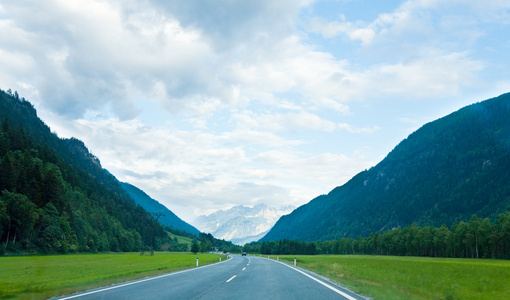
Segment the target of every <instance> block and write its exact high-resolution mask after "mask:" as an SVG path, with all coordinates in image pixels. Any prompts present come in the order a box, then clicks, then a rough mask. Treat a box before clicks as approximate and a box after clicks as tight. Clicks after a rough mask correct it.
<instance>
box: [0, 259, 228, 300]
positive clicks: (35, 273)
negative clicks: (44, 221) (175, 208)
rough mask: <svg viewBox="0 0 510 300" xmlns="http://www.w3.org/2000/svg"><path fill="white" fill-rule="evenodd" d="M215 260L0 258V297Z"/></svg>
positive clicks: (64, 289)
mask: <svg viewBox="0 0 510 300" xmlns="http://www.w3.org/2000/svg"><path fill="white" fill-rule="evenodd" d="M197 257H198V258H199V264H200V265H201V266H203V265H207V264H211V263H215V262H218V261H219V257H218V255H214V254H197V255H193V254H192V253H169V252H156V253H155V255H154V256H140V255H139V253H138V252H137V253H120V254H75V255H52V256H16V257H0V299H44V298H49V297H54V296H59V295H65V294H71V293H74V292H78V291H83V290H87V289H91V288H96V287H101V286H106V285H110V284H113V283H118V282H124V281H129V280H134V279H139V278H144V277H147V276H154V275H159V274H164V273H168V272H173V271H178V270H184V269H190V268H194V267H195V266H196V259H197Z"/></svg>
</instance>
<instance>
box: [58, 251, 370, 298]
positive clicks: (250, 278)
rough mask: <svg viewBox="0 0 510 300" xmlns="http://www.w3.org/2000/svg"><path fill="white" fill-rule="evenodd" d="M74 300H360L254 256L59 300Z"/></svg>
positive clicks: (304, 273)
mask: <svg viewBox="0 0 510 300" xmlns="http://www.w3.org/2000/svg"><path fill="white" fill-rule="evenodd" d="M59 299H61V300H64V299H65V300H67V299H77V300H89V299H215V300H216V299H321V300H322V299H350V300H354V299H363V298H362V297H360V296H357V295H355V294H352V293H350V292H347V291H345V290H343V289H342V288H341V287H339V286H337V285H335V284H333V283H331V282H329V281H327V280H325V279H323V278H322V279H321V278H319V277H317V275H315V274H313V273H310V272H307V271H304V270H301V269H299V268H294V267H293V266H289V265H287V264H284V263H281V262H277V261H274V260H269V259H266V258H261V257H254V256H233V257H232V258H231V259H229V260H226V261H224V262H221V263H217V264H213V265H208V266H204V267H198V268H194V269H190V270H185V271H180V272H174V273H168V274H165V275H161V276H156V277H150V278H146V279H142V280H137V281H132V282H127V283H123V284H118V285H114V286H110V287H106V288H100V289H96V290H91V291H87V292H84V293H80V294H75V295H69V296H64V297H61V298H59Z"/></svg>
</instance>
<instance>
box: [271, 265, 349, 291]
mask: <svg viewBox="0 0 510 300" xmlns="http://www.w3.org/2000/svg"><path fill="white" fill-rule="evenodd" d="M273 261H274V260H273ZM274 262H277V263H279V264H282V265H284V266H286V267H289V268H291V269H293V270H294V271H297V272H299V273H301V274H303V275H305V276H306V277H308V278H310V279H313V280H315V281H317V282H318V283H320V284H322V285H323V286H325V287H327V288H328V289H330V290H332V291H334V292H335V293H337V294H339V295H342V296H344V297H345V298H347V299H349V300H357V299H356V298H354V297H352V296H350V295H349V294H346V293H344V292H342V291H341V290H339V289H337V288H335V287H332V286H331V285H329V284H327V283H325V282H323V281H320V280H319V279H317V278H315V277H313V276H310V275H308V274H306V273H305V272H303V271H301V270H299V269H296V268H294V267H292V266H289V265H287V264H285V263H282V262H280V261H274Z"/></svg>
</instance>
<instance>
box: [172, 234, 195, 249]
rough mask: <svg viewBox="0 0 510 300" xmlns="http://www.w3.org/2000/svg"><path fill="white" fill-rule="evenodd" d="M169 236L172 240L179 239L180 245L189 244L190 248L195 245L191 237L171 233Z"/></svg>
mask: <svg viewBox="0 0 510 300" xmlns="http://www.w3.org/2000/svg"><path fill="white" fill-rule="evenodd" d="M168 236H169V237H171V238H177V242H178V243H179V244H187V245H189V246H191V244H193V240H192V239H191V238H189V237H185V236H180V235H175V234H173V233H170V232H168Z"/></svg>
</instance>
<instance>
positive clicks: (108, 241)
mask: <svg viewBox="0 0 510 300" xmlns="http://www.w3.org/2000/svg"><path fill="white" fill-rule="evenodd" d="M0 241H1V244H0V245H1V246H0V254H1V253H2V252H3V251H5V250H7V251H13V252H16V251H21V252H46V253H54V252H60V253H65V252H76V251H80V252H96V251H138V250H140V249H142V248H145V247H152V246H154V247H158V246H159V245H158V244H163V243H170V242H171V241H170V240H169V238H168V234H167V232H166V231H165V230H164V228H163V226H162V225H160V224H158V223H157V222H155V220H154V219H153V218H152V217H151V216H150V215H148V214H147V212H146V211H145V210H144V209H143V208H142V207H140V206H138V205H136V203H135V202H134V200H133V199H132V198H131V197H130V196H129V195H128V193H126V192H125V191H124V190H123V189H122V187H121V186H120V183H119V181H118V180H117V179H116V178H115V177H114V176H113V175H112V174H110V173H109V172H108V171H107V170H105V169H103V168H102V167H101V163H100V161H99V159H97V157H95V156H94V155H92V154H91V153H90V152H89V150H88V149H87V147H86V146H85V144H84V143H83V142H82V141H80V140H78V139H75V138H71V139H61V138H59V137H58V136H57V135H56V134H53V133H52V132H51V130H50V128H49V127H48V126H47V125H46V124H44V122H43V121H41V120H40V119H39V118H38V117H37V112H36V110H35V108H34V107H33V106H32V105H31V104H30V103H29V102H28V101H27V100H25V99H24V98H20V97H19V95H18V94H17V93H16V92H15V93H14V94H12V93H11V92H10V91H8V92H4V91H1V90H0Z"/></svg>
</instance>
